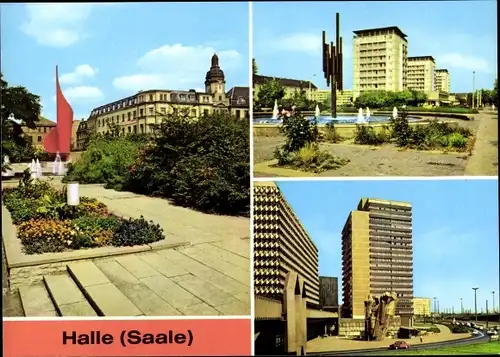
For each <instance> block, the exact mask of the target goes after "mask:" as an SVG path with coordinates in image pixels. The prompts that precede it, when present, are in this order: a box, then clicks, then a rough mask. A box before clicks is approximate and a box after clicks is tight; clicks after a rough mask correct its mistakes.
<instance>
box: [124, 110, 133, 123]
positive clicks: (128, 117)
mask: <svg viewBox="0 0 500 357" xmlns="http://www.w3.org/2000/svg"><path fill="white" fill-rule="evenodd" d="M131 115H132V114H130V112H128V113H127V120H128V121H130V116H131ZM123 119H125V118H123ZM122 121H123V120H122Z"/></svg>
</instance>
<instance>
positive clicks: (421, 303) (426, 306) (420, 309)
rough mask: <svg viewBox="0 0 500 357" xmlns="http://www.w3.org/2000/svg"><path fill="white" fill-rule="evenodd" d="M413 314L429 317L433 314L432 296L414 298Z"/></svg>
mask: <svg viewBox="0 0 500 357" xmlns="http://www.w3.org/2000/svg"><path fill="white" fill-rule="evenodd" d="M413 314H414V315H415V316H422V317H428V316H431V299H430V298H419V297H416V298H413Z"/></svg>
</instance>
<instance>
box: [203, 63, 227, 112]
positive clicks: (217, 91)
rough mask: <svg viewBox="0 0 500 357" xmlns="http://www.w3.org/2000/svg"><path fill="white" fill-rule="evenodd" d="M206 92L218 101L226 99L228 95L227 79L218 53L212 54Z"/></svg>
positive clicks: (206, 79) (206, 80) (206, 78)
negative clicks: (220, 64)
mask: <svg viewBox="0 0 500 357" xmlns="http://www.w3.org/2000/svg"><path fill="white" fill-rule="evenodd" d="M205 92H207V93H209V94H211V95H212V96H213V97H214V99H215V101H217V102H219V101H224V99H225V96H226V80H225V77H224V72H223V71H222V69H220V67H219V57H217V55H216V54H214V55H213V56H212V65H211V66H210V71H208V72H207V76H206V77H205Z"/></svg>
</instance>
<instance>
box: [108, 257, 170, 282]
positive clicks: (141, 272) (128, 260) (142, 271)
mask: <svg viewBox="0 0 500 357" xmlns="http://www.w3.org/2000/svg"><path fill="white" fill-rule="evenodd" d="M115 259H116V261H117V262H118V263H120V265H122V266H123V267H124V268H125V269H127V270H128V271H129V272H131V273H132V275H134V276H135V277H136V278H138V279H141V278H148V277H150V276H155V275H159V274H160V272H159V271H158V270H156V269H154V268H152V267H151V266H149V265H148V264H146V263H145V262H144V261H142V260H141V259H139V258H138V257H137V256H136V255H122V256H120V257H116V258H115Z"/></svg>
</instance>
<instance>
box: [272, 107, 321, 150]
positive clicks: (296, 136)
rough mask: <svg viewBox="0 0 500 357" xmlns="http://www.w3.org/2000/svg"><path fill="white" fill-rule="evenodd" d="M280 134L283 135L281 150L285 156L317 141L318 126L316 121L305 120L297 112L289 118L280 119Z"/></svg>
mask: <svg viewBox="0 0 500 357" xmlns="http://www.w3.org/2000/svg"><path fill="white" fill-rule="evenodd" d="M282 119H283V124H282V125H281V126H280V130H281V132H282V133H283V134H284V135H285V143H284V144H283V147H282V150H283V151H284V153H285V154H287V153H292V152H296V151H298V150H300V149H301V148H303V147H304V146H306V145H307V144H309V143H315V142H317V140H318V126H317V124H316V120H312V121H310V120H307V119H306V118H305V117H304V116H303V115H302V114H301V113H300V112H299V111H296V112H294V113H293V114H292V115H291V116H290V117H287V116H284V117H282Z"/></svg>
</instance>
